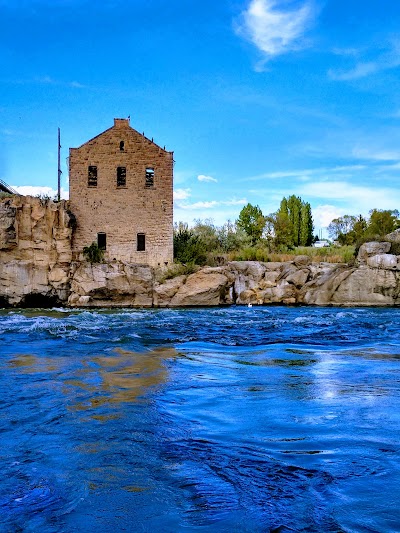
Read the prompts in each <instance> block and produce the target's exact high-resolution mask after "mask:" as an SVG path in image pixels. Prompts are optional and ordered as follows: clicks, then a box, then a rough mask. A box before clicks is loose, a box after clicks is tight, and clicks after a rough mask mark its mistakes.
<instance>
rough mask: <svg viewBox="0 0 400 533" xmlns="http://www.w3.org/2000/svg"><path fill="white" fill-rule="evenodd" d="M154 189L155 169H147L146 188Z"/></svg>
mask: <svg viewBox="0 0 400 533" xmlns="http://www.w3.org/2000/svg"><path fill="white" fill-rule="evenodd" d="M150 187H154V168H152V167H147V168H146V188H150Z"/></svg>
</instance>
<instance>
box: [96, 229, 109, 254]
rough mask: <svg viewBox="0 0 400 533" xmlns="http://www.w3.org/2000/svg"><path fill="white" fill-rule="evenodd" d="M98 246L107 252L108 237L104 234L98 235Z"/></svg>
mask: <svg viewBox="0 0 400 533" xmlns="http://www.w3.org/2000/svg"><path fill="white" fill-rule="evenodd" d="M97 246H98V247H99V248H100V250H106V248H107V235H106V234H105V233H103V232H100V233H98V234H97Z"/></svg>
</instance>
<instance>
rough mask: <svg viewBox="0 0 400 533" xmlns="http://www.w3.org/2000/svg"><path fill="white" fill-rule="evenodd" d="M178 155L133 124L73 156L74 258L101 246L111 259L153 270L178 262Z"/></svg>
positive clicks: (117, 126)
mask: <svg viewBox="0 0 400 533" xmlns="http://www.w3.org/2000/svg"><path fill="white" fill-rule="evenodd" d="M172 189H173V152H167V151H166V150H165V149H163V148H161V147H160V146H158V145H157V144H155V143H154V142H153V141H152V140H150V139H148V138H146V137H145V136H144V135H142V134H140V133H139V132H138V131H136V130H135V129H133V128H131V126H130V125H129V119H119V118H116V119H114V126H113V127H111V128H109V129H108V130H106V131H104V132H103V133H100V135H97V136H96V137H94V138H93V139H91V140H90V141H87V142H86V143H85V144H83V145H82V146H80V147H79V148H70V151H69V198H70V208H71V211H72V213H73V214H74V215H75V216H76V221H77V227H76V231H75V234H74V240H73V256H74V258H75V259H79V257H82V255H81V254H82V250H83V248H84V247H85V246H89V245H90V244H91V243H92V242H96V243H97V244H98V246H99V247H100V248H103V249H104V250H105V258H106V259H107V260H111V261H112V260H114V259H116V260H120V261H124V262H128V263H141V264H148V265H152V266H157V265H161V266H163V265H165V264H168V263H170V262H172V261H173V199H172Z"/></svg>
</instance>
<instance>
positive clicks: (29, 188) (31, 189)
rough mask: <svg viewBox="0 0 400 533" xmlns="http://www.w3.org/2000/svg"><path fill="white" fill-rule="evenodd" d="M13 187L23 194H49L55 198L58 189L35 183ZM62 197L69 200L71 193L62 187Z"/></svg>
mask: <svg viewBox="0 0 400 533" xmlns="http://www.w3.org/2000/svg"><path fill="white" fill-rule="evenodd" d="M12 188H13V189H14V190H16V191H17V192H18V193H19V194H22V195H23V196H39V195H42V196H49V197H50V198H55V197H56V196H57V191H56V190H55V189H52V188H51V187H35V186H33V185H21V186H17V185H12ZM61 198H63V199H64V200H68V198H69V193H68V191H67V190H65V189H63V188H61Z"/></svg>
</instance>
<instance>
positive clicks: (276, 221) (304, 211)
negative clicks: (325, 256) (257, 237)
mask: <svg viewBox="0 0 400 533" xmlns="http://www.w3.org/2000/svg"><path fill="white" fill-rule="evenodd" d="M268 221H269V224H270V225H271V226H272V228H273V234H274V242H275V246H276V247H277V248H278V249H282V247H287V248H291V247H293V246H299V245H300V246H309V245H311V244H312V242H313V231H314V224H313V219H312V213H311V206H310V204H309V203H308V202H303V200H302V199H301V198H300V197H299V196H295V195H292V196H289V197H288V198H282V201H281V203H280V206H279V209H278V211H277V212H276V213H272V214H271V215H269V217H268Z"/></svg>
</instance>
